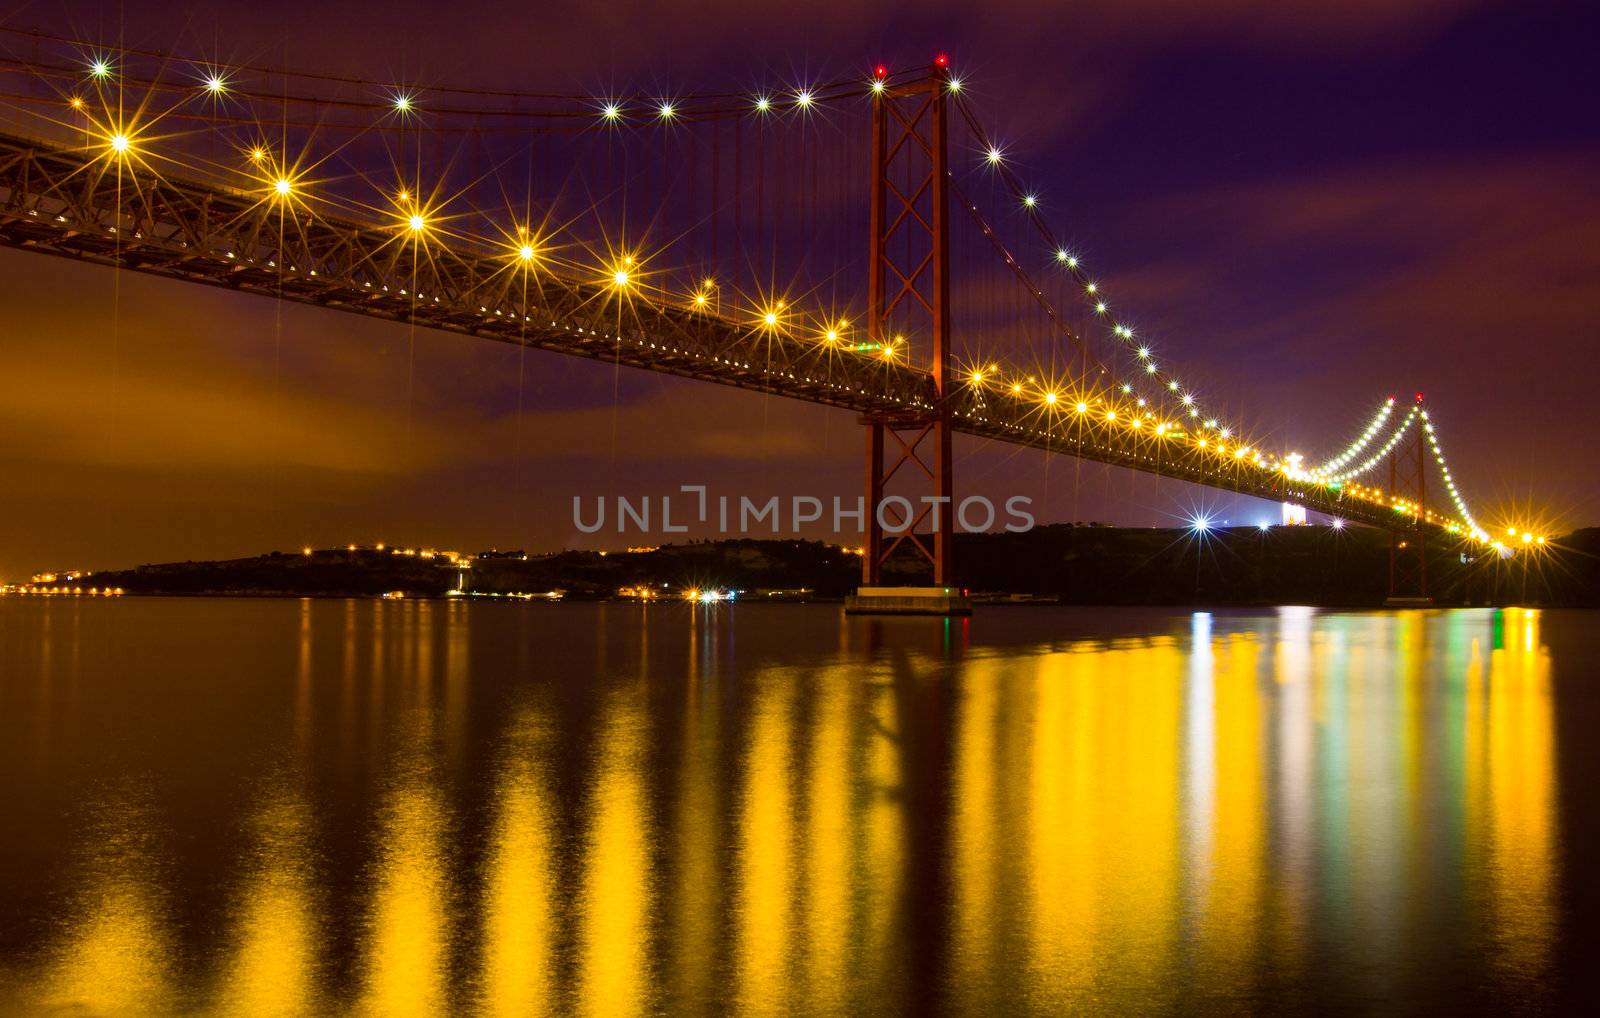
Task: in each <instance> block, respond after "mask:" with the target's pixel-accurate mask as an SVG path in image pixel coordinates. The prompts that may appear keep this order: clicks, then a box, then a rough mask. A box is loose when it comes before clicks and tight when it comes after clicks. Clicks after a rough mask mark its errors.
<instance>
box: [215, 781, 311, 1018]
mask: <svg viewBox="0 0 1600 1018" xmlns="http://www.w3.org/2000/svg"><path fill="white" fill-rule="evenodd" d="M285 785H286V787H292V786H290V785H289V784H288V783H287V782H286V783H285ZM310 824H311V816H310V811H309V809H308V808H307V806H306V805H305V803H304V802H299V801H295V800H294V799H293V798H291V797H289V796H288V795H287V794H282V795H280V797H278V798H275V799H272V800H271V801H268V802H267V803H266V804H265V805H264V806H263V808H262V809H261V811H260V814H259V816H258V817H257V818H256V821H255V824H254V827H255V830H254V834H255V842H256V846H255V848H254V851H253V855H254V858H253V859H251V860H250V862H249V865H248V867H247V868H248V872H249V875H248V876H247V877H246V879H245V882H244V891H243V895H242V899H241V900H240V901H239V903H238V904H237V905H236V912H235V921H236V922H237V929H236V931H235V932H234V934H233V940H234V944H233V949H232V956H231V958H230V959H229V961H228V963H227V964H226V966H225V968H224V975H223V978H222V980H221V985H220V988H219V991H218V993H217V999H218V1004H217V1013H218V1014H224V1015H240V1016H245V1015H263V1016H266V1015H303V1014H307V1013H308V1012H310V1011H312V1010H314V1008H315V1005H316V994H317V986H316V978H317V972H316V970H315V967H314V966H315V961H316V958H317V957H318V954H319V952H318V941H319V930H318V928H317V924H316V922H315V920H314V918H313V909H312V901H313V894H314V893H315V885H314V883H313V881H312V874H311V872H310V852H309V845H308V843H307V836H308V833H309V828H310Z"/></svg>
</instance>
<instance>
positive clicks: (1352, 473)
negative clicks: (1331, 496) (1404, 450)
mask: <svg viewBox="0 0 1600 1018" xmlns="http://www.w3.org/2000/svg"><path fill="white" fill-rule="evenodd" d="M1421 413H1422V408H1421V407H1417V406H1413V407H1412V408H1411V409H1410V410H1409V411H1407V412H1406V415H1405V417H1404V418H1402V419H1401V421H1400V423H1399V425H1397V426H1396V427H1395V429H1394V431H1393V433H1391V434H1390V435H1389V440H1388V441H1386V442H1384V443H1383V445H1382V446H1381V447H1380V448H1379V449H1378V451H1377V452H1375V453H1373V454H1372V455H1371V456H1369V457H1367V458H1366V459H1365V460H1362V461H1361V462H1360V463H1358V464H1356V465H1355V466H1354V467H1351V468H1349V469H1347V470H1339V471H1335V472H1332V473H1319V474H1317V475H1316V477H1317V480H1319V481H1322V482H1323V483H1336V482H1344V481H1348V480H1350V479H1351V478H1354V477H1360V476H1361V475H1362V474H1364V473H1366V472H1367V471H1368V470H1371V469H1372V468H1373V467H1375V466H1377V465H1378V464H1379V463H1380V462H1382V461H1383V458H1384V457H1385V456H1387V455H1389V454H1390V453H1391V452H1393V451H1394V447H1395V446H1397V445H1399V444H1400V440H1401V439H1402V438H1404V437H1405V436H1406V433H1407V432H1408V431H1410V430H1411V426H1412V425H1413V424H1415V423H1416V420H1417V416H1418V415H1419V414H1421Z"/></svg>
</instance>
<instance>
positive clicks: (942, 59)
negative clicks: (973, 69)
mask: <svg viewBox="0 0 1600 1018" xmlns="http://www.w3.org/2000/svg"><path fill="white" fill-rule="evenodd" d="M933 66H935V67H949V66H950V58H949V57H948V56H946V55H945V54H943V53H940V54H939V55H938V56H936V57H934V58H933Z"/></svg>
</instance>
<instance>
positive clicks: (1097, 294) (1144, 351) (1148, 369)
mask: <svg viewBox="0 0 1600 1018" xmlns="http://www.w3.org/2000/svg"><path fill="white" fill-rule="evenodd" d="M981 141H982V142H983V144H984V146H985V149H984V155H983V158H984V161H985V162H987V163H988V164H989V165H990V166H992V167H996V168H998V167H1000V166H1001V165H1002V164H1003V163H1004V162H1005V158H1006V156H1005V152H1004V151H1002V150H1001V149H1000V147H999V146H998V145H996V144H994V143H993V142H992V141H990V140H988V139H981ZM1003 179H1005V180H1006V181H1007V182H1008V183H1011V180H1010V177H1009V176H1007V177H1005V178H1003ZM1013 190H1014V191H1018V189H1017V188H1016V187H1015V186H1014V185H1013ZM1017 198H1018V200H1019V201H1020V202H1021V204H1022V207H1023V209H1024V210H1025V211H1026V212H1027V213H1028V214H1029V215H1030V216H1031V217H1032V218H1033V221H1034V222H1035V224H1036V225H1038V226H1039V227H1040V228H1041V229H1042V230H1043V232H1044V233H1045V234H1046V235H1047V236H1053V233H1052V231H1051V230H1050V229H1049V227H1048V226H1047V225H1045V224H1044V222H1043V220H1042V218H1041V216H1040V213H1039V205H1040V199H1039V196H1038V194H1037V193H1035V192H1032V191H1019V192H1018V194H1017ZM1054 256H1055V261H1056V264H1058V265H1060V266H1061V267H1063V268H1064V269H1065V270H1066V271H1067V272H1068V273H1069V274H1070V275H1071V276H1072V277H1073V279H1074V280H1075V281H1076V282H1077V283H1078V284H1079V285H1080V286H1081V288H1082V292H1083V296H1084V299H1085V301H1086V302H1087V303H1088V305H1089V307H1090V308H1091V309H1092V310H1093V311H1094V313H1095V314H1096V315H1102V316H1103V315H1109V314H1110V313H1111V307H1110V305H1109V304H1108V303H1107V302H1106V297H1105V294H1104V292H1103V291H1102V290H1101V287H1100V284H1099V283H1097V282H1095V281H1094V280H1093V279H1091V278H1089V276H1088V274H1087V273H1086V272H1085V271H1084V270H1083V267H1082V265H1081V263H1080V262H1079V260H1078V257H1077V256H1076V255H1074V254H1073V253H1072V252H1071V251H1068V250H1067V249H1066V248H1064V247H1059V246H1058V247H1056V249H1055V252H1054ZM1111 331H1112V334H1113V335H1115V336H1116V338H1117V339H1118V340H1119V341H1121V343H1122V345H1123V346H1124V347H1126V348H1127V349H1128V350H1130V351H1132V352H1133V354H1134V355H1135V356H1136V357H1137V358H1138V360H1139V363H1140V364H1141V365H1142V367H1143V369H1144V371H1143V373H1144V374H1145V375H1146V376H1149V377H1150V378H1151V379H1152V380H1153V381H1156V382H1158V383H1160V384H1162V385H1164V386H1165V387H1166V390H1167V392H1169V393H1172V394H1173V395H1175V396H1177V397H1179V399H1180V401H1181V402H1182V403H1183V406H1184V410H1185V412H1186V413H1187V414H1188V416H1189V417H1191V418H1194V419H1199V418H1200V417H1201V415H1202V410H1201V408H1200V407H1199V406H1198V405H1197V403H1196V402H1195V399H1194V395H1193V393H1189V392H1185V391H1184V390H1183V387H1182V384H1181V383H1180V382H1179V381H1178V380H1177V379H1176V378H1174V377H1171V376H1169V375H1167V374H1165V373H1163V372H1162V371H1161V369H1160V367H1159V366H1158V365H1157V364H1156V363H1155V361H1154V360H1152V353H1151V351H1150V348H1149V346H1148V345H1146V344H1144V343H1141V342H1139V341H1138V340H1137V339H1136V337H1135V336H1134V332H1133V328H1132V326H1130V325H1128V324H1127V323H1125V322H1121V321H1117V320H1115V319H1114V318H1113V319H1112V322H1111ZM1124 388H1125V389H1126V390H1128V391H1131V386H1127V385H1124ZM1205 426H1206V427H1208V428H1214V427H1216V426H1217V425H1216V422H1215V420H1214V419H1212V418H1207V419H1206V421H1205Z"/></svg>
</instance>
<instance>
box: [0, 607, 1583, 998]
mask: <svg viewBox="0 0 1600 1018" xmlns="http://www.w3.org/2000/svg"><path fill="white" fill-rule="evenodd" d="M1597 622H1600V619H1597V618H1596V616H1594V615H1586V614H1581V613H1571V614H1566V613H1558V612H1544V613H1537V612H1531V611H1517V610H1507V611H1503V612H1501V611H1489V610H1482V611H1477V610H1471V611H1453V612H1436V613H1409V614H1382V613H1374V614H1330V613H1319V612H1314V611H1311V610H1309V609H1303V608H1282V609H1278V610H1275V611H1271V610H1269V611H1263V612H1249V613H1213V614H1204V613H1200V614H1195V613H1188V612H1180V611H1169V610H1135V611H1121V610H1082V609H1063V608H996V609H992V610H988V611H982V610H980V613H979V614H978V615H977V616H976V617H974V618H973V619H971V620H970V621H967V622H961V621H955V622H951V623H948V624H947V623H945V622H943V621H931V620H862V619H849V620H847V619H844V618H843V617H842V616H841V614H840V612H839V610H838V608H837V607H833V606H761V605H740V606H737V607H729V606H720V607H718V606H713V607H709V608H707V607H698V608H692V607H690V606H687V605H679V604H673V605H657V606H653V607H650V608H644V607H640V606H627V605H520V604H519V605H511V604H484V603H478V604H470V605H469V604H459V603H447V602H427V601H420V602H419V601H405V602H373V601H350V602H343V601H292V600H200V599H181V600H180V599H173V600H159V599H145V600H139V599H133V598H128V599H124V600H121V601H116V602H104V601H84V600H78V601H73V600H54V601H40V600H19V599H8V600H4V601H0V789H3V799H0V1009H3V1010H6V1011H9V1012H26V1013H35V1012H39V1011H45V1012H48V1011H52V1010H59V1011H61V1012H70V1013H86V1014H168V1013H186V1014H187V1013H201V1014H211V1013H234V1014H246V1015H270V1014H292V1015H305V1014H325V1013H334V1014H345V1013H366V1012H372V1013H394V1014H437V1013H440V1012H445V1011H459V1012H483V1013H504V1014H515V1015H524V1014H537V1013H542V1012H556V1013H573V1012H577V1013H590V1014H601V1015H624V1014H631V1013H639V1012H655V1013H668V1014H688V1013H700V1012H708V1011H709V1012H716V1013H729V1012H733V1013H745V1012H751V1013H765V1012H787V1013H795V1012H810V1013H836V1014H864V1013H929V1012H935V1011H943V1012H950V1013H976V1014H1001V1013H1018V1012H1035V1013H1062V1012H1069V1011H1071V1012H1078V1011H1086V1010H1092V1011H1105V1012H1117V1013H1126V1012H1130V1011H1144V1012H1148V1011H1161V1010H1189V1011H1193V1010H1214V1011H1228V1012H1237V1011H1242V1010H1261V1009H1265V1008H1269V1007H1282V1006H1300V1007H1308V1008H1314V1009H1320V1010H1334V1009H1351V1008H1353V1009H1359V1010H1368V1011H1370V1010H1383V1011H1394V1010H1417V1009H1421V1008H1424V1007H1430V1008H1434V1009H1439V1010H1474V1011H1505V1010H1512V1011H1518V1010H1552V1009H1565V1008H1567V1007H1572V1006H1576V1005H1577V1004H1579V1003H1581V1002H1582V1000H1583V998H1584V996H1585V993H1586V989H1587V979H1588V977H1589V976H1590V974H1591V972H1592V971H1593V970H1594V969H1595V967H1596V966H1595V960H1596V959H1595V955H1596V947H1597V944H1600V941H1597V938H1596V935H1595V929H1596V923H1597V919H1596V914H1597V911H1600V901H1597V893H1596V890H1597V886H1600V851H1597V849H1596V847H1595V846H1596V838H1597V837H1600V831H1597V825H1596V822H1595V820H1594V818H1593V811H1594V808H1595V806H1596V804H1597V796H1596V794H1595V791H1594V781H1595V778H1596V776H1597V775H1600V755H1597V749H1596V746H1597V744H1600V700H1597V697H1596V693H1595V688H1596V687H1595V681H1594V680H1595V678H1596V675H1595V671H1596V665H1595V664H1594V661H1595V660H1596V659H1597V657H1600V625H1597V624H1596V623H1597Z"/></svg>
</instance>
